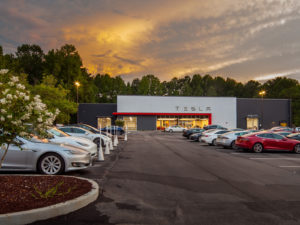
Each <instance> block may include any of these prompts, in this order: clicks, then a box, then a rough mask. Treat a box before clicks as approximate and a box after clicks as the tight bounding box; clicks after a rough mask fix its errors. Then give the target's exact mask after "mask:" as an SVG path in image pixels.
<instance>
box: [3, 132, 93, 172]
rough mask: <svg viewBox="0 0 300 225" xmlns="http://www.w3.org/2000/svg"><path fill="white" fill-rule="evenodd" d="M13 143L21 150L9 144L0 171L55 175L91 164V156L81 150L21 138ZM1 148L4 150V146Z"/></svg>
mask: <svg viewBox="0 0 300 225" xmlns="http://www.w3.org/2000/svg"><path fill="white" fill-rule="evenodd" d="M15 141H16V142H18V144H19V145H20V146H21V147H22V150H21V149H20V148H19V147H18V146H16V145H14V144H11V145H10V146H9V148H8V151H7V155H6V157H5V159H4V161H3V164H2V167H1V168H0V171H38V172H40V173H43V174H49V175H55V174H60V173H64V172H67V171H72V170H79V169H85V168H87V167H88V166H89V165H90V164H91V154H90V153H89V152H88V151H85V150H83V149H81V148H76V147H72V146H64V145H58V144H52V143H43V141H44V140H39V139H35V140H33V139H32V140H29V139H25V138H21V137H17V138H16V139H15ZM46 141H47V140H46ZM1 148H6V145H5V144H4V145H3V146H1ZM3 154H4V151H2V150H0V157H2V156H3Z"/></svg>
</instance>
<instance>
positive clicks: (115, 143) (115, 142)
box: [114, 126, 118, 147]
mask: <svg viewBox="0 0 300 225" xmlns="http://www.w3.org/2000/svg"><path fill="white" fill-rule="evenodd" d="M114 133H115V136H114V147H117V145H118V144H117V134H116V126H114Z"/></svg>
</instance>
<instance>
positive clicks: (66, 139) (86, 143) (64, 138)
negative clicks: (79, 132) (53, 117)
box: [47, 127, 97, 157]
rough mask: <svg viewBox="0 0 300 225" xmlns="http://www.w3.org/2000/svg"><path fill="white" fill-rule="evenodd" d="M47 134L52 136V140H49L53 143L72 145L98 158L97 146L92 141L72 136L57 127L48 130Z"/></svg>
mask: <svg viewBox="0 0 300 225" xmlns="http://www.w3.org/2000/svg"><path fill="white" fill-rule="evenodd" d="M47 132H48V133H49V134H50V138H49V139H48V140H49V141H50V142H51V143H56V144H65V145H72V146H74V147H78V148H82V149H84V150H86V151H88V152H90V153H91V156H92V157H96V156H97V145H96V144H95V143H94V142H93V141H91V140H88V139H86V138H82V137H74V136H70V135H68V134H67V133H65V132H63V131H61V130H59V129H57V128H55V127H53V128H51V129H49V130H47Z"/></svg>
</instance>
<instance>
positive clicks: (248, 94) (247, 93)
mask: <svg viewBox="0 0 300 225" xmlns="http://www.w3.org/2000/svg"><path fill="white" fill-rule="evenodd" d="M260 89H261V84H260V83H259V82H257V81H254V80H250V81H248V82H247V83H246V84H245V85H244V91H243V95H242V96H241V97H243V98H255V97H258V92H259V90H260Z"/></svg>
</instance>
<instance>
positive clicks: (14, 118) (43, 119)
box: [0, 74, 59, 168]
mask: <svg viewBox="0 0 300 225" xmlns="http://www.w3.org/2000/svg"><path fill="white" fill-rule="evenodd" d="M0 76H1V82H0V112H1V114H0V131H1V135H0V146H3V144H6V145H5V146H6V148H5V150H4V151H5V152H4V154H3V155H2V157H1V161H0V168H1V165H2V162H3V160H4V158H5V156H6V153H7V149H8V147H9V145H10V144H12V143H14V139H15V137H16V136H25V137H26V136H29V135H30V133H29V126H30V129H31V130H30V132H33V133H36V134H39V135H41V136H44V135H46V129H47V128H48V127H49V126H52V125H53V121H54V120H55V117H56V116H57V115H58V114H59V110H56V111H55V112H49V111H48V110H47V107H46V105H45V104H44V103H43V102H42V101H41V99H40V96H39V95H35V96H33V95H31V94H30V92H29V91H27V90H26V87H25V85H23V84H22V83H21V82H20V81H19V78H18V77H16V76H12V75H9V74H2V75H0ZM0 151H3V149H2V148H1V149H0Z"/></svg>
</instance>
